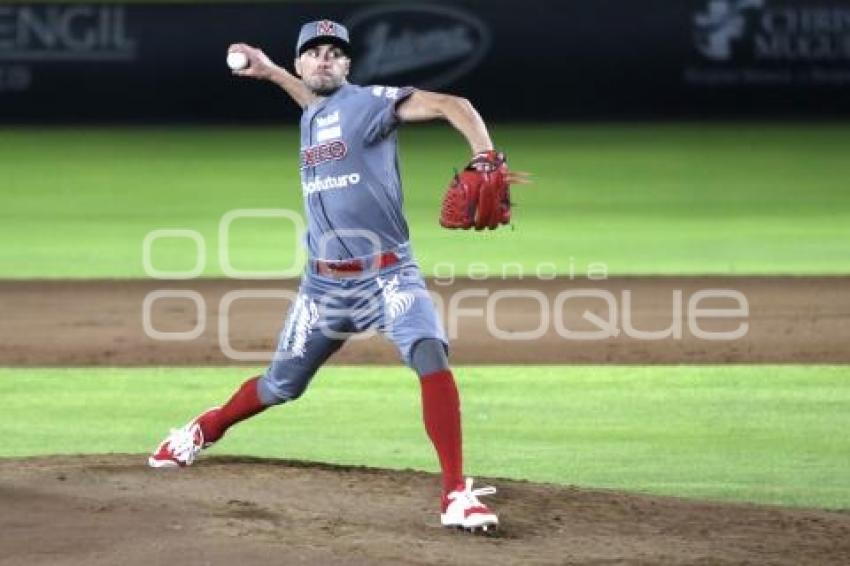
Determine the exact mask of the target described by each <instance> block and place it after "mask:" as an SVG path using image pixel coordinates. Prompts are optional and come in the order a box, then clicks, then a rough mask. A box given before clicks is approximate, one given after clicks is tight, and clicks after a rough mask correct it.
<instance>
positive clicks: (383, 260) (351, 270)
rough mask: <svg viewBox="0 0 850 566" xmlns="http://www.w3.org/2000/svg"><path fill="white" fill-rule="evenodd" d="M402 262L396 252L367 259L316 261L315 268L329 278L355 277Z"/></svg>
mask: <svg viewBox="0 0 850 566" xmlns="http://www.w3.org/2000/svg"><path fill="white" fill-rule="evenodd" d="M399 261H401V260H400V259H399V257H398V255H397V254H396V253H395V252H383V253H381V254H380V255H377V256H372V257H370V258H366V259H334V260H327V259H315V260H313V267H314V268H315V271H316V273H318V274H319V275H325V276H327V277H355V276H357V275H360V274H361V273H363V272H364V271H370V270H378V269H383V268H385V267H389V266H391V265H395V264H397V263H398V262H399Z"/></svg>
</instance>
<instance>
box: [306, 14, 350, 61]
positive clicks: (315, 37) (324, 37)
mask: <svg viewBox="0 0 850 566" xmlns="http://www.w3.org/2000/svg"><path fill="white" fill-rule="evenodd" d="M322 43H331V44H333V45H336V46H338V47H339V48H340V49H342V50H343V51H344V52H345V54H346V55H349V54H350V53H351V43H349V41H348V30H347V29H345V26H344V25H342V24H338V23H336V22H332V21H330V20H317V21H315V22H307V23H306V24H304V25H303V26H301V33H299V34H298V43H297V45H296V46H295V56H296V57H300V56H301V54H302V53H304V52H305V51H306V50H307V49H310V48H311V47H313V46H314V45H319V44H322Z"/></svg>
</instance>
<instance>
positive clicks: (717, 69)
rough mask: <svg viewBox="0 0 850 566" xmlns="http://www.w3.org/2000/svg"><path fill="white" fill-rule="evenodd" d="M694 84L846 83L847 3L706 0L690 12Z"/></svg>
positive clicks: (849, 50)
mask: <svg viewBox="0 0 850 566" xmlns="http://www.w3.org/2000/svg"><path fill="white" fill-rule="evenodd" d="M693 30H694V47H695V49H696V52H697V54H698V57H699V59H698V60H699V63H697V64H694V65H691V66H689V67H688V68H686V69H685V73H684V79H685V82H687V83H690V84H695V85H712V86H722V85H740V84H765V85H806V84H850V6H848V4H847V3H846V2H843V3H839V2H837V1H836V0H831V1H830V0H826V1H825V2H823V3H821V2H817V3H813V2H808V1H806V0H793V1H788V0H785V1H782V0H707V1H706V2H705V3H704V4H703V5H702V7H701V8H700V9H699V10H698V11H696V12H695V13H694V14H693Z"/></svg>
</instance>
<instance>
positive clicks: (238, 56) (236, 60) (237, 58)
mask: <svg viewBox="0 0 850 566" xmlns="http://www.w3.org/2000/svg"><path fill="white" fill-rule="evenodd" d="M227 66H228V67H230V68H231V69H233V70H234V71H239V70H241V69H244V68H245V67H247V66H248V56H247V55H245V54H244V53H242V52H241V51H231V52H230V53H228V54H227Z"/></svg>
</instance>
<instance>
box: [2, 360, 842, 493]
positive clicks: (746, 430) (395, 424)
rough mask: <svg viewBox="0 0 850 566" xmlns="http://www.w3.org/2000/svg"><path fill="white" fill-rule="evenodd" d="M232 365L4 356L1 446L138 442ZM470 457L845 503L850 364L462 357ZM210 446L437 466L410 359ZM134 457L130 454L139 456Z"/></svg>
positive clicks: (589, 477) (585, 480) (630, 480)
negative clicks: (34, 363)
mask: <svg viewBox="0 0 850 566" xmlns="http://www.w3.org/2000/svg"><path fill="white" fill-rule="evenodd" d="M249 373H250V372H247V371H245V370H243V369H240V368H199V369H190V368H179V369H178V368H158V369H103V368H99V369H26V370H24V369H0V398H3V400H4V411H3V412H2V413H0V438H3V439H4V441H3V444H2V445H0V456H5V457H10V456H27V455H36V454H53V453H103V452H135V453H140V454H141V453H144V452H147V451H148V450H150V449H152V448H153V446H154V445H155V444H156V443H157V442H158V441H159V440H160V439H161V437H162V436H163V434H164V433H166V432H167V430H168V428H169V427H171V426H176V425H178V424H182V423H183V422H184V421H186V420H187V419H188V418H190V417H191V416H192V415H194V414H195V413H197V412H199V411H200V410H202V409H204V408H206V407H208V406H211V405H214V404H216V403H219V402H221V401H222V400H223V399H225V398H226V397H227V396H228V395H229V394H230V393H231V392H232V391H233V389H234V388H235V387H236V386H237V385H238V384H239V383H240V381H241V379H242V378H243V377H245V376H247V375H248V374H249ZM456 373H457V375H458V376H459V385H460V388H461V391H462V394H463V414H464V424H465V443H466V461H467V472H468V473H470V474H473V475H490V476H507V477H515V478H526V479H530V480H535V481H547V482H555V483H564V484H576V485H582V486H593V487H606V488H618V489H626V490H632V491H645V492H651V493H661V494H671V495H679V496H688V497H700V498H713V499H728V500H742V501H756V502H765V503H781V504H789V505H803V506H817V507H828V508H850V477H848V474H847V470H848V463H850V460H848V458H850V437H848V436H847V435H846V434H844V432H846V431H847V430H848V429H850V369H848V368H847V367H841V366H813V367H802V366H696V367H695V366H687V367H671V366H661V367H607V366H578V367H553V366H542V367H489V368H484V367H459V368H457V371H456ZM211 451H212V452H215V453H220V454H224V453H230V454H251V455H257V456H268V457H280V458H297V459H305V460H319V461H327V462H337V463H346V464H364V465H370V466H380V467H389V468H417V469H425V470H432V471H435V470H436V469H437V466H436V459H435V457H434V455H433V452H432V450H431V448H430V445H429V443H428V440H427V438H426V436H425V433H424V430H423V427H422V425H421V417H420V405H419V387H418V384H417V383H416V379H415V377H414V375H413V374H412V373H411V372H410V371H409V370H406V369H404V368H395V367H393V368H367V367H339V366H330V367H328V368H326V369H324V370H322V372H321V373H320V374H319V375H318V376H317V378H316V380H315V381H314V384H313V386H312V387H311V389H310V390H309V391H308V392H307V394H306V395H305V397H304V398H303V399H302V400H299V401H297V402H295V403H292V404H291V405H289V406H284V407H282V408H277V409H275V410H272V411H268V412H266V413H264V414H263V415H260V416H259V417H257V418H255V419H253V420H251V421H248V422H246V423H243V424H241V425H239V426H238V427H236V428H234V429H233V430H232V431H231V432H230V433H228V436H227V438H226V439H225V440H223V441H222V442H221V443H220V444H219V445H217V446H215V447H214V448H213V449H212V450H211ZM143 464H144V460H143V459H142V458H140V460H139V465H143Z"/></svg>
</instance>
